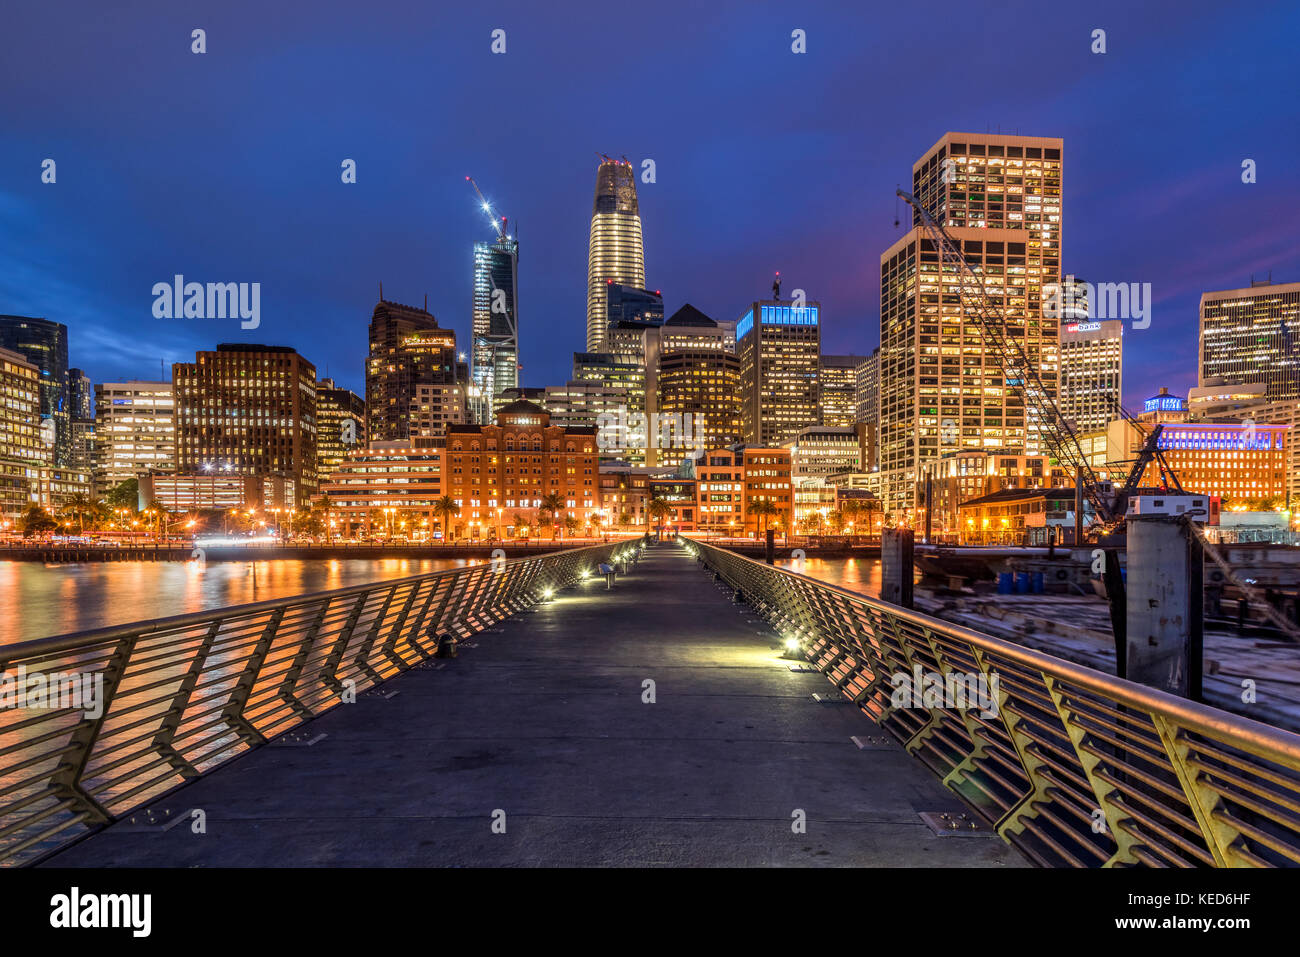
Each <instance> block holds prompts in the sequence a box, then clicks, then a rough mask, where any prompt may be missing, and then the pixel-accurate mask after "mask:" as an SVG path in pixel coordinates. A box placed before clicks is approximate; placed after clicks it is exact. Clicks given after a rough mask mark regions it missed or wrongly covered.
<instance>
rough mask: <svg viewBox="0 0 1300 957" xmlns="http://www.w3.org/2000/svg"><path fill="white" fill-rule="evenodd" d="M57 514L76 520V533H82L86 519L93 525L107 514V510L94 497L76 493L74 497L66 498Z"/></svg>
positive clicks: (84, 529)
mask: <svg viewBox="0 0 1300 957" xmlns="http://www.w3.org/2000/svg"><path fill="white" fill-rule="evenodd" d="M59 514H60V515H66V516H69V517H71V518H75V519H76V520H77V531H78V532H79V533H84V532H85V531H86V519H90V521H91V523H92V525H93V524H94V522H95V521H96V520H97V519H101V518H103V517H104V516H105V515H107V514H108V509H107V507H106V506H105V505H104V503H103V502H101V501H100V500H99V499H97V498H95V497H94V496H91V495H85V494H83V493H81V492H78V493H77V494H76V495H71V496H69V497H68V499H67V501H65V502H64V503H63V505H62V506H61V507H60V508H59Z"/></svg>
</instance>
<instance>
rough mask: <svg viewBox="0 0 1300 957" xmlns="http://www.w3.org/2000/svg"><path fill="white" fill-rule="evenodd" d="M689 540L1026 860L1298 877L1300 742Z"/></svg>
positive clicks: (1263, 726) (742, 595) (1252, 723)
mask: <svg viewBox="0 0 1300 957" xmlns="http://www.w3.org/2000/svg"><path fill="white" fill-rule="evenodd" d="M682 542H683V544H684V546H685V547H687V548H688V549H690V550H691V551H692V552H693V553H694V554H695V555H696V557H697V558H698V559H699V560H700V561H701V562H703V564H704V565H705V566H706V567H707V568H709V569H710V570H712V571H714V572H715V573H716V574H717V575H718V576H719V577H720V578H721V579H723V580H725V581H726V582H727V583H728V584H730V585H731V586H732V587H734V588H735V589H736V590H737V591H738V592H739V593H740V596H739V597H740V598H742V599H743V600H744V601H747V602H749V603H751V604H752V605H753V606H754V607H755V609H756V610H757V611H758V612H759V613H760V614H762V615H763V616H764V617H766V618H767V619H768V620H769V621H771V622H772V623H773V624H774V625H775V626H776V627H777V628H778V629H779V630H780V631H782V632H783V633H784V634H785V635H786V637H787V639H788V640H789V641H790V642H792V643H793V644H794V645H796V646H797V647H798V648H800V649H801V650H802V652H803V653H804V654H806V656H807V658H808V660H809V661H810V662H811V663H812V664H813V665H814V666H815V667H816V668H817V669H818V670H819V671H821V672H822V673H824V674H825V675H826V677H827V678H828V679H829V680H830V681H831V682H832V684H834V685H835V687H836V688H837V689H838V690H839V691H840V692H841V693H843V694H844V695H846V696H847V697H848V698H849V699H850V700H852V701H853V702H854V703H855V704H857V705H858V707H860V708H861V709H862V710H863V711H864V712H865V713H866V714H867V715H868V716H869V717H871V718H872V719H873V720H874V721H875V722H876V723H877V724H878V725H879V726H880V727H881V728H883V729H885V730H887V731H889V732H890V733H891V734H893V736H894V737H896V738H897V739H898V740H899V741H900V742H901V743H902V745H903V747H904V749H905V750H906V751H907V752H908V753H909V754H912V755H913V756H914V757H917V758H918V759H920V760H921V761H923V762H924V763H925V764H926V765H927V766H929V767H930V768H931V770H933V771H934V772H935V773H936V774H938V775H939V776H940V777H941V778H942V779H943V783H944V784H945V785H946V786H947V787H949V788H950V789H951V790H953V791H954V792H955V793H956V794H957V795H958V796H959V797H961V798H962V799H963V800H965V801H966V802H967V803H968V804H969V805H970V806H971V808H972V809H974V811H975V812H977V813H978V814H979V815H980V816H981V817H983V818H984V819H985V820H986V821H987V822H988V823H989V825H990V826H991V827H992V828H993V829H994V830H995V831H996V832H997V833H998V835H999V836H1001V837H1002V838H1003V839H1004V840H1006V841H1007V842H1008V843H1010V844H1012V845H1014V846H1015V847H1017V848H1018V849H1020V850H1021V851H1022V852H1023V853H1025V854H1026V856H1028V857H1029V858H1030V859H1032V860H1034V861H1036V862H1038V863H1040V864H1045V865H1068V866H1076V867H1077V866H1133V865H1138V866H1143V865H1145V866H1217V867H1228V866H1232V867H1238V866H1297V865H1300V735H1296V734H1292V733H1291V732H1288V731H1284V730H1282V729H1280V728H1275V727H1272V726H1270V725H1266V724H1263V723H1261V722H1258V721H1253V720H1251V719H1249V718H1244V717H1240V716H1238V715H1234V714H1230V713H1228V712H1225V711H1221V710H1218V709H1216V708H1212V707H1209V706H1207V705H1204V704H1200V703H1197V702H1194V701H1188V700H1185V699H1182V698H1179V697H1177V696H1174V695H1170V694H1167V693H1165V692H1162V691H1159V690H1157V689H1154V688H1149V687H1146V686H1144V685H1140V684H1137V683H1135V682H1131V681H1126V680H1124V679H1121V678H1117V677H1115V676H1113V675H1108V674H1105V673H1104V672H1101V671H1097V670H1095V669H1092V668H1088V667H1085V666H1083V665H1078V664H1075V663H1073V662H1069V661H1064V660H1062V659H1059V658H1054V657H1053V656H1051V655H1048V654H1046V653H1044V652H1041V651H1036V650H1033V649H1030V648H1025V647H1023V646H1020V645H1017V644H1014V643H1012V642H1009V641H1005V640H1003V639H1000V638H994V637H992V636H990V635H984V634H980V633H979V632H976V631H973V630H971V629H969V628H964V627H962V626H960V625H956V624H953V623H950V622H946V621H943V620H941V619H938V618H932V617H930V616H929V615H925V614H922V613H920V612H916V611H912V610H908V609H904V608H901V607H899V606H895V605H891V604H889V603H887V602H883V601H880V600H877V599H874V598H870V597H868V596H866V595H862V594H859V593H857V592H851V591H849V590H847V589H845V588H841V587H839V586H837V585H832V584H829V583H826V582H821V581H818V580H816V579H814V578H810V577H808V576H806V575H802V574H799V573H797V572H793V571H790V570H787V569H783V568H776V567H775V566H771V565H767V564H764V563H762V562H758V561H755V560H753V559H750V558H746V557H744V556H741V555H738V554H736V553H734V552H730V551H727V550H725V549H721V548H717V547H714V546H712V545H708V544H706V543H703V542H699V541H697V540H693V539H682ZM918 674H919V675H921V676H924V678H925V682H926V686H927V688H928V689H929V690H932V691H934V692H935V693H934V695H933V696H932V697H926V696H924V695H922V696H915V695H911V694H910V693H907V689H909V688H910V684H911V683H914V681H915V676H917V675H918ZM963 688H965V689H970V690H972V691H973V690H974V689H977V688H978V689H980V690H981V691H983V692H985V693H986V694H987V695H988V698H987V702H991V703H992V705H993V706H991V707H985V706H984V704H985V703H986V702H984V701H982V702H981V703H980V706H979V707H974V706H972V705H971V703H970V701H969V700H965V699H964V698H961V697H960V696H959V697H958V698H957V699H954V698H953V696H952V691H953V690H957V691H959V692H960V691H961V689H963ZM900 689H904V690H903V691H902V692H901V693H900ZM918 699H919V700H918Z"/></svg>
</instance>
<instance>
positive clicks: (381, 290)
mask: <svg viewBox="0 0 1300 957" xmlns="http://www.w3.org/2000/svg"><path fill="white" fill-rule="evenodd" d="M379 301H380V302H383V301H384V281H383V280H382V279H381V280H379Z"/></svg>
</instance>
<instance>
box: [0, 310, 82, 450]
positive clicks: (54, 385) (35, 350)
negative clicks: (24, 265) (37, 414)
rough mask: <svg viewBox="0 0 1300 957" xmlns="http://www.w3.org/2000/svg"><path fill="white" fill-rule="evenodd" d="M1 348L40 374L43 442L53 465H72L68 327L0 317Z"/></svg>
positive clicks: (44, 320) (42, 321)
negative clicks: (19, 357)
mask: <svg viewBox="0 0 1300 957" xmlns="http://www.w3.org/2000/svg"><path fill="white" fill-rule="evenodd" d="M0 349H8V350H9V351H10V352H16V353H18V354H19V355H20V356H22V357H23V358H24V359H26V360H27V361H28V362H30V363H31V364H32V365H34V366H36V369H37V371H38V372H39V373H40V395H41V440H42V441H43V442H45V444H46V445H48V446H50V448H51V449H52V450H53V457H54V462H53V464H54V465H56V466H60V467H71V465H72V428H71V422H72V416H71V414H70V410H69V402H70V398H69V395H68V327H67V326H65V325H64V324H63V323H61V322H51V321H50V320H48V319H38V318H33V317H30V316H0Z"/></svg>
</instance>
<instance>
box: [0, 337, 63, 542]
mask: <svg viewBox="0 0 1300 957" xmlns="http://www.w3.org/2000/svg"><path fill="white" fill-rule="evenodd" d="M40 389H41V372H40V370H39V369H38V368H36V366H35V365H34V364H33V363H31V362H28V361H27V359H26V357H24V356H22V355H20V354H19V353H17V352H13V351H11V350H9V349H0V518H2V519H3V520H4V521H5V522H6V523H10V522H13V521H14V519H16V518H17V517H18V516H19V515H21V514H22V513H23V512H24V511H25V510H26V509H27V508H28V507H29V506H30V505H32V504H33V496H32V488H31V477H32V475H33V474H35V472H36V470H37V469H38V468H40V467H49V466H50V465H51V464H53V461H54V450H53V449H52V448H51V447H50V446H48V445H46V444H45V442H43V441H42V440H41V396H40Z"/></svg>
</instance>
